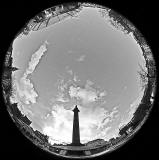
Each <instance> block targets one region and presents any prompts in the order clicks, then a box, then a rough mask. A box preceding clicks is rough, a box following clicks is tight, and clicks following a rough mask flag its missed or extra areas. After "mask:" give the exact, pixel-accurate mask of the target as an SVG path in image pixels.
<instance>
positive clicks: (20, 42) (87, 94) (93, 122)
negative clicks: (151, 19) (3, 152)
mask: <svg viewBox="0 0 159 160" xmlns="http://www.w3.org/2000/svg"><path fill="white" fill-rule="evenodd" d="M15 35H16V36H15V38H14V39H13V41H12V43H11V45H10V47H9V49H8V52H7V53H6V56H5V61H4V65H3V66H4V67H3V73H2V80H1V84H2V88H3V97H4V101H5V105H6V109H7V111H8V113H9V115H10V117H11V118H12V120H13V122H14V123H15V125H16V126H17V127H18V128H19V131H20V132H21V133H22V134H23V135H24V136H25V137H26V138H28V140H30V141H31V142H32V143H33V145H35V146H37V147H39V148H41V149H42V151H46V152H47V153H50V154H52V155H54V156H57V157H67V158H90V157H97V156H99V155H104V154H107V153H110V152H111V154H113V152H115V150H117V149H118V148H120V147H122V146H123V145H124V144H125V143H129V140H130V139H131V138H132V137H133V136H134V135H135V134H136V133H137V132H138V131H139V130H140V128H141V127H142V125H143V124H144V123H145V122H146V120H147V118H148V117H149V115H150V111H151V109H152V107H153V102H154V99H155V91H156V86H157V82H156V78H157V74H156V65H155V59H154V57H153V54H152V52H151V48H150V47H149V45H148V44H147V42H146V40H145V38H144V36H143V35H142V33H140V31H139V30H138V29H137V28H136V27H135V26H134V24H132V23H131V22H130V21H129V20H128V19H127V18H126V17H124V15H121V14H120V13H118V12H116V11H115V10H113V8H107V7H106V6H102V5H98V4H92V3H81V2H79V3H77V2H71V3H65V4H60V5H56V6H52V7H50V8H48V9H46V10H44V11H41V12H40V13H37V15H35V17H33V18H32V19H30V20H29V21H28V22H27V23H26V24H25V25H24V26H23V27H22V28H21V29H19V32H18V33H15ZM112 151H113V152H112Z"/></svg>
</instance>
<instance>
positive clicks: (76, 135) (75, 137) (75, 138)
mask: <svg viewBox="0 0 159 160" xmlns="http://www.w3.org/2000/svg"><path fill="white" fill-rule="evenodd" d="M73 112H74V117H73V132H72V145H74V146H79V145H81V143H80V130H79V117H78V112H79V109H78V108H77V105H76V106H75V108H74V109H73Z"/></svg>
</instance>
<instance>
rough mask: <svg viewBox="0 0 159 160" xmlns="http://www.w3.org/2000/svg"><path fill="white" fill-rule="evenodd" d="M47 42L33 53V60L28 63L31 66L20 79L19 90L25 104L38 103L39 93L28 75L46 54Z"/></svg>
mask: <svg viewBox="0 0 159 160" xmlns="http://www.w3.org/2000/svg"><path fill="white" fill-rule="evenodd" d="M47 44H48V42H47V41H45V43H44V44H43V45H42V46H40V48H39V49H38V51H36V52H35V53H34V54H33V55H32V57H31V61H30V62H29V64H28V65H29V66H28V68H27V69H26V71H25V72H24V74H23V76H22V78H21V79H20V86H18V90H17V91H18V93H19V96H20V97H21V98H22V99H23V101H24V103H25V104H30V103H36V98H37V97H38V94H37V92H36V91H35V89H34V86H33V83H32V82H31V81H30V79H28V78H27V77H28V75H29V74H32V73H33V71H34V70H35V68H36V66H37V65H38V64H39V62H40V59H41V58H42V56H43V55H44V52H46V51H47V48H46V45H47Z"/></svg>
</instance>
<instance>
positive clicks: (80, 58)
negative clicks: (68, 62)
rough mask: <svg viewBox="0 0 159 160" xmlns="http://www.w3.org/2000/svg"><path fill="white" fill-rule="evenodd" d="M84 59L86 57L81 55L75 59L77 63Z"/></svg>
mask: <svg viewBox="0 0 159 160" xmlns="http://www.w3.org/2000/svg"><path fill="white" fill-rule="evenodd" d="M85 58H86V55H81V56H80V57H79V58H78V59H77V61H78V62H82V61H84V60H85Z"/></svg>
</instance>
